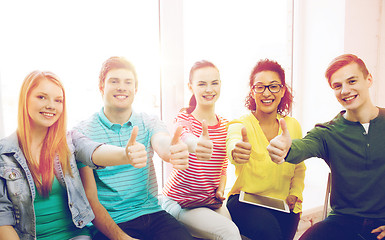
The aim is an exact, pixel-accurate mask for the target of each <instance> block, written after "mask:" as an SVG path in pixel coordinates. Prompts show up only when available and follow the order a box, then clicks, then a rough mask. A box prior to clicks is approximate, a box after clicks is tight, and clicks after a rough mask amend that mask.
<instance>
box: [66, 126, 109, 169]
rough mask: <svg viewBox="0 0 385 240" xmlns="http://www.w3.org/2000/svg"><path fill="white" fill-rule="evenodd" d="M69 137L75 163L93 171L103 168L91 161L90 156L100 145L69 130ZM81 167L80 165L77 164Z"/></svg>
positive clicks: (75, 131)
mask: <svg viewBox="0 0 385 240" xmlns="http://www.w3.org/2000/svg"><path fill="white" fill-rule="evenodd" d="M69 137H70V138H71V142H72V144H73V147H74V155H75V159H76V162H81V163H82V164H84V165H86V166H89V167H91V168H93V169H99V168H104V167H101V166H98V165H96V164H95V163H94V162H93V161H92V154H93V152H94V151H95V149H96V148H98V147H99V146H101V145H103V144H102V143H97V142H94V141H92V140H91V139H89V138H88V137H86V136H84V135H83V134H81V133H80V132H79V131H77V130H71V131H70V132H69ZM79 165H80V166H82V165H81V164H79Z"/></svg>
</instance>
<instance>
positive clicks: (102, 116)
mask: <svg viewBox="0 0 385 240" xmlns="http://www.w3.org/2000/svg"><path fill="white" fill-rule="evenodd" d="M98 115H99V119H100V121H101V122H102V123H103V124H104V125H105V126H106V127H107V128H109V129H112V128H113V127H114V126H117V125H119V126H121V127H129V126H132V125H133V122H135V119H136V118H137V113H136V112H135V111H134V110H133V111H132V114H131V117H130V119H128V121H127V122H126V123H124V124H123V125H120V124H116V123H112V122H111V121H110V120H108V118H107V117H106V115H105V114H104V107H102V108H101V109H100V111H99V114H98Z"/></svg>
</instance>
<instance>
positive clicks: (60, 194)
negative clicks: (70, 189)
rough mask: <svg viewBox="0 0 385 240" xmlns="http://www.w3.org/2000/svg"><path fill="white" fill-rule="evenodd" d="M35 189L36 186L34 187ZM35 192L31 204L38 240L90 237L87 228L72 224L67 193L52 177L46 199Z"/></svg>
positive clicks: (65, 239)
mask: <svg viewBox="0 0 385 240" xmlns="http://www.w3.org/2000/svg"><path fill="white" fill-rule="evenodd" d="M35 188H36V186H35ZM35 192H36V196H35V201H34V203H33V205H34V208H35V216H36V236H37V239H39V240H52V239H58V240H59V239H60V240H67V239H71V238H73V237H76V236H79V235H87V236H90V232H89V230H88V228H87V227H85V228H82V229H81V228H77V227H76V226H75V225H74V223H73V222H72V216H71V212H70V210H69V207H68V198H67V191H66V190H65V188H64V187H63V186H61V185H60V183H59V181H58V180H57V179H56V177H54V181H53V183H52V190H51V192H50V194H49V197H48V198H44V197H43V196H41V195H40V194H39V192H38V191H35Z"/></svg>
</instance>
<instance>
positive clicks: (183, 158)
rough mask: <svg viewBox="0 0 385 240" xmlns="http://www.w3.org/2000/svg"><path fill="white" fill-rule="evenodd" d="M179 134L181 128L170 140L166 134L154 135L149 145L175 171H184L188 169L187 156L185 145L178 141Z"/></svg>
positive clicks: (180, 128) (179, 128)
mask: <svg viewBox="0 0 385 240" xmlns="http://www.w3.org/2000/svg"><path fill="white" fill-rule="evenodd" d="M181 132H182V127H178V128H177V129H176V131H175V133H174V136H173V138H172V139H171V136H170V135H168V134H167V133H156V134H154V135H153V136H152V137H151V145H152V147H153V148H154V151H155V152H156V153H157V154H158V155H159V157H160V158H162V159H163V160H164V161H166V162H169V163H171V164H172V165H173V167H174V168H175V169H179V170H184V169H187V168H188V157H189V154H188V150H187V145H186V144H185V143H183V142H182V141H181V140H180V139H179V136H180V134H181Z"/></svg>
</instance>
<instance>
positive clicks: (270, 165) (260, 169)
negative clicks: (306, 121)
mask: <svg viewBox="0 0 385 240" xmlns="http://www.w3.org/2000/svg"><path fill="white" fill-rule="evenodd" d="M280 118H282V116H280V115H277V119H280ZM284 119H285V121H286V123H287V127H288V129H289V132H290V136H291V137H292V139H296V138H302V130H301V126H300V125H299V123H298V121H297V120H296V119H294V118H292V117H288V116H286V117H284ZM242 127H245V128H246V130H247V137H248V139H249V142H250V144H251V146H252V147H251V155H250V161H249V162H248V163H246V164H237V163H235V162H234V160H233V158H232V156H231V151H232V150H233V149H234V147H235V144H236V143H237V142H239V141H240V140H241V139H242V135H241V129H242ZM281 132H282V130H281V128H280V129H279V133H278V134H281ZM268 145H269V141H268V140H267V138H266V137H265V134H264V133H263V131H262V128H261V127H260V125H259V121H258V120H257V118H256V117H255V116H254V115H253V114H252V113H249V114H247V115H244V116H242V117H241V118H239V119H236V120H233V121H231V122H230V123H229V124H228V132H227V138H226V149H227V150H226V151H227V157H228V158H229V160H230V161H231V163H232V164H234V165H235V175H236V176H237V179H236V181H235V183H234V186H233V187H232V189H231V190H230V193H229V196H230V195H234V194H239V192H240V191H241V190H242V191H245V192H249V193H255V194H260V195H264V196H269V197H274V198H279V199H282V200H286V197H287V196H289V195H294V196H297V197H298V201H297V203H296V206H295V207H294V210H293V212H294V213H299V212H301V211H302V201H303V197H302V192H303V189H304V179H305V170H306V166H305V164H304V162H302V163H299V164H297V165H295V164H291V163H286V162H285V163H283V164H279V165H277V164H275V163H274V162H272V161H271V159H270V156H269V153H268V151H267V150H266V147H267V146H268Z"/></svg>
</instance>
